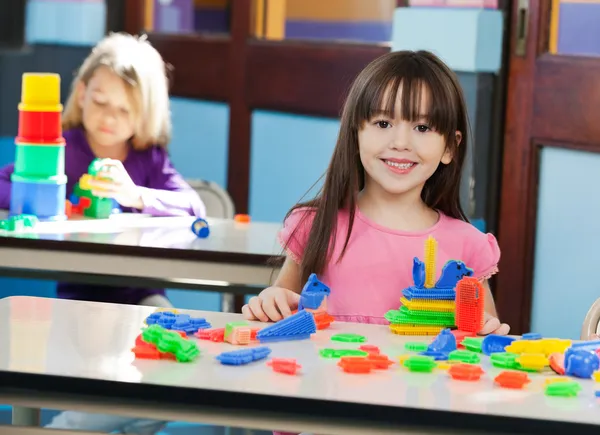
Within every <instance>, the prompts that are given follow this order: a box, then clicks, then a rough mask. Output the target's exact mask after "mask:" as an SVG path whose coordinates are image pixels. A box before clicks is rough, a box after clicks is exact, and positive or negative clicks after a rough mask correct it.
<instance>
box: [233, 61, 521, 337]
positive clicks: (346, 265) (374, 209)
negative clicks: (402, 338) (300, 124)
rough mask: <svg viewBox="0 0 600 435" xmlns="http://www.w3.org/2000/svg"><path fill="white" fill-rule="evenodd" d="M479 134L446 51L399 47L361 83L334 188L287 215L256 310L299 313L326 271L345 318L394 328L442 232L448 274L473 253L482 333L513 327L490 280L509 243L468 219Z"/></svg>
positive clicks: (337, 158) (346, 118) (340, 147)
mask: <svg viewBox="0 0 600 435" xmlns="http://www.w3.org/2000/svg"><path fill="white" fill-rule="evenodd" d="M468 130H469V128H468V120H467V109H466V105H465V102H464V97H463V93H462V89H461V87H460V85H459V83H458V80H457V78H456V75H455V74H454V73H453V72H452V71H451V70H450V69H449V68H448V67H447V66H446V65H445V64H444V63H443V62H442V61H441V60H440V59H438V58H437V57H436V56H435V55H433V54H431V53H429V52H426V51H419V52H411V51H401V52H393V53H390V54H387V55H384V56H382V57H380V58H378V59H376V60H375V61H373V62H372V63H371V64H370V65H368V66H367V67H366V68H365V69H364V70H363V71H362V72H361V73H360V74H359V76H358V77H357V78H356V80H355V82H354V84H353V86H352V88H351V89H350V92H349V95H348V98H347V101H346V104H345V107H344V110H343V113H342V117H341V125H340V132H339V137H338V141H337V145H336V147H335V150H334V152H333V156H332V158H331V162H330V164H329V168H328V170H327V174H326V178H325V184H324V186H323V189H322V190H321V192H320V194H319V195H318V196H317V197H316V198H315V199H314V200H312V201H309V202H307V203H304V204H299V205H296V206H295V207H294V208H292V210H291V211H290V212H289V213H288V215H287V216H286V219H285V222H284V227H283V229H282V231H281V233H280V240H281V243H282V245H283V247H284V248H285V250H286V253H287V258H286V260H285V263H284V265H283V268H282V270H281V272H280V274H279V276H278V278H277V281H276V282H275V285H274V286H273V287H269V288H267V289H265V290H263V291H262V292H261V293H260V294H259V295H258V296H256V297H254V298H252V299H251V300H250V301H249V303H248V304H247V305H245V306H244V307H243V314H244V316H245V317H246V318H247V319H250V320H254V319H258V320H261V321H270V320H271V321H277V320H280V319H281V318H282V317H287V316H289V315H290V313H291V312H292V310H294V309H295V308H296V307H297V305H298V300H299V293H300V292H301V290H302V286H303V283H305V282H306V280H307V279H308V276H309V275H310V274H311V273H316V274H318V275H319V277H320V279H321V280H322V281H323V282H324V283H325V284H327V285H328V286H329V287H330V288H331V294H330V296H329V297H328V299H327V310H328V312H329V313H330V314H331V315H333V316H334V317H335V318H336V319H337V320H340V321H347V322H360V323H380V324H385V323H387V321H386V320H385V318H384V314H385V313H386V312H387V311H388V310H391V309H397V307H398V303H399V299H400V293H401V290H402V289H404V288H407V287H409V286H410V285H412V266H413V258H414V257H416V256H419V255H420V254H421V253H422V251H423V246H424V243H425V240H426V239H427V238H428V237H429V236H433V237H434V238H435V239H436V240H437V242H438V253H437V255H438V261H437V276H439V274H440V272H441V268H442V266H443V265H444V264H445V263H446V262H447V261H448V260H451V259H456V260H462V261H464V262H465V263H466V264H467V265H468V266H469V267H471V268H472V269H473V270H474V275H475V276H476V277H477V278H479V279H480V280H481V281H482V282H483V285H484V286H485V288H486V290H487V297H486V298H485V301H486V321H485V324H484V327H483V329H482V330H481V331H480V333H481V334H489V333H496V334H507V333H508V331H509V327H508V325H506V324H502V323H501V322H500V321H499V320H498V318H497V314H496V309H495V306H494V301H493V298H492V296H491V292H490V288H489V284H488V281H487V280H488V278H490V277H491V276H492V275H493V274H495V273H496V272H497V270H498V268H497V265H498V261H499V259H500V249H499V247H498V244H497V242H496V239H495V238H494V236H493V235H491V234H484V233H482V232H480V231H479V230H477V229H476V228H475V227H474V226H472V225H471V224H470V223H469V222H468V220H467V217H466V216H465V213H464V212H463V210H462V208H461V205H460V200H459V186H460V177H461V170H462V165H463V161H464V159H465V155H466V151H467V144H468Z"/></svg>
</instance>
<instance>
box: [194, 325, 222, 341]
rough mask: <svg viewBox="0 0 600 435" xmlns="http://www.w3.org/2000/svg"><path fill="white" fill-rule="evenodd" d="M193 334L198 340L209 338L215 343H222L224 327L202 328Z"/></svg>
mask: <svg viewBox="0 0 600 435" xmlns="http://www.w3.org/2000/svg"><path fill="white" fill-rule="evenodd" d="M195 335H196V337H198V338H199V339H200V340H210V341H214V342H215V343H222V342H223V341H225V328H216V329H203V330H200V331H198V332H196V334H195Z"/></svg>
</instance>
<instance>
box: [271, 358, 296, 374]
mask: <svg viewBox="0 0 600 435" xmlns="http://www.w3.org/2000/svg"><path fill="white" fill-rule="evenodd" d="M267 365H268V366H269V367H272V368H273V371H274V372H277V373H283V374H286V375H295V374H296V373H297V371H298V370H299V369H301V368H302V366H301V365H300V364H298V363H297V362H296V359H294V358H273V359H272V360H271V361H269V362H267Z"/></svg>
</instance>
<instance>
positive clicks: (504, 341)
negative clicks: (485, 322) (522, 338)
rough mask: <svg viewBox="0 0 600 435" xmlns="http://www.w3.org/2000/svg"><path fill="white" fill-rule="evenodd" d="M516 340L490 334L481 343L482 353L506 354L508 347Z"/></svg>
mask: <svg viewBox="0 0 600 435" xmlns="http://www.w3.org/2000/svg"><path fill="white" fill-rule="evenodd" d="M515 340H516V339H515V338H514V337H509V336H506V335H496V334H490V335H488V336H486V337H485V338H484V339H483V341H482V342H481V352H482V353H483V354H484V355H491V354H493V353H502V352H505V349H506V346H509V345H510V344H511V343H512V342H513V341H515Z"/></svg>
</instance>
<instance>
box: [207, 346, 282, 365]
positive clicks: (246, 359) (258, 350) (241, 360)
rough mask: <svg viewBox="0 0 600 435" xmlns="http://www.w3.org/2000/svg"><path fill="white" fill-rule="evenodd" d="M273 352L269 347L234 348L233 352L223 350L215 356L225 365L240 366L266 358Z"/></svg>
mask: <svg viewBox="0 0 600 435" xmlns="http://www.w3.org/2000/svg"><path fill="white" fill-rule="evenodd" d="M270 354H271V349H269V348H268V347H264V346H263V347H253V348H250V349H241V350H234V351H231V352H223V353H222V354H220V355H217V356H216V357H215V358H216V359H217V360H218V361H220V362H221V364H223V365H230V366H231V365H233V366H240V365H244V364H249V363H251V362H254V361H259V360H261V359H265V358H266V357H268V356H269V355H270Z"/></svg>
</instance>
